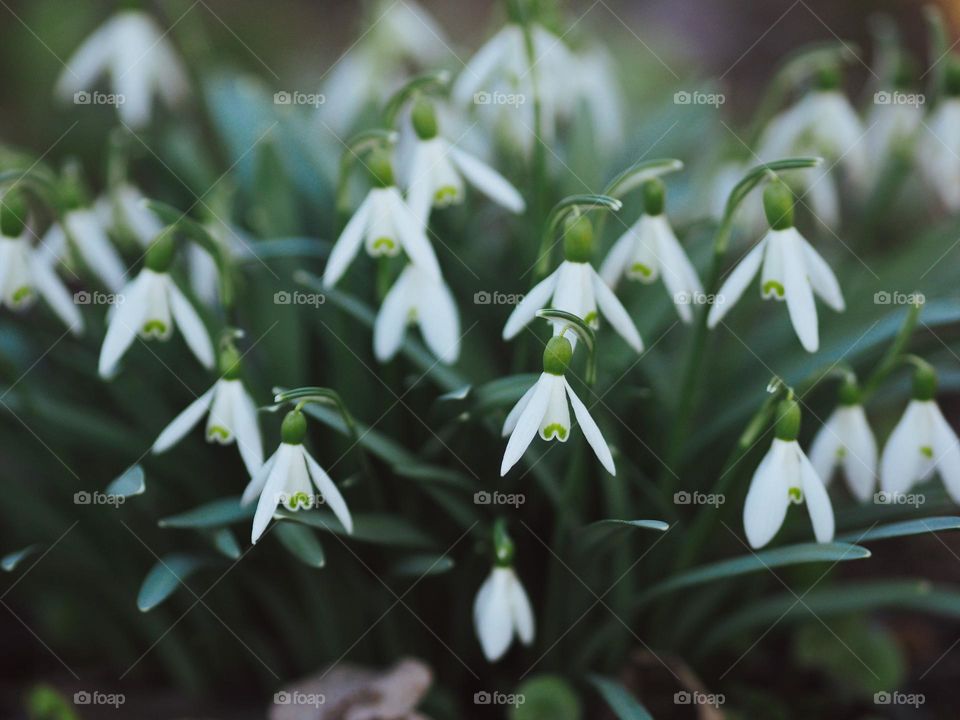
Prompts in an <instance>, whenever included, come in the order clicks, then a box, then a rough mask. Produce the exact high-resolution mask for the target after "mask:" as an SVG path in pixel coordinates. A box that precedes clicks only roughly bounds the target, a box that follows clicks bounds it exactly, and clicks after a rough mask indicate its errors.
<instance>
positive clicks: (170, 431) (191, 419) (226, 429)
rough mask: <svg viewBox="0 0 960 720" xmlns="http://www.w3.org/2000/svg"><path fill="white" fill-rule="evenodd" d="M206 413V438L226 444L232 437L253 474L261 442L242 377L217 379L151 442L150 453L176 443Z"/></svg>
mask: <svg viewBox="0 0 960 720" xmlns="http://www.w3.org/2000/svg"><path fill="white" fill-rule="evenodd" d="M205 414H209V415H208V418H207V426H206V430H205V436H206V439H207V442H215V443H219V444H221V445H229V444H231V443H233V442H234V441H235V442H236V444H237V449H238V450H239V451H240V457H242V458H243V462H244V464H245V465H246V467H247V472H248V473H250V476H251V477H253V476H254V475H255V474H256V473H257V471H258V470H259V469H260V468H261V466H262V465H263V443H262V441H261V439H260V427H259V426H258V425H257V407H256V405H255V404H254V402H253V398H251V397H250V395H249V393H247V391H246V389H245V388H244V386H243V382H242V381H241V380H226V379H221V380H217V382H216V383H214V385H213V387H211V388H210V389H209V390H207V392H205V393H204V394H203V395H201V396H200V397H198V398H197V399H196V400H194V401H193V402H192V403H190V404H189V405H188V406H187V407H186V409H185V410H184V411H183V412H181V413H180V414H179V415H177V416H176V417H175V418H174V419H173V420H172V421H171V422H170V424H169V425H167V427H166V428H164V430H163V432H161V433H160V435H159V436H158V437H157V440H156V442H154V443H153V448H152V450H153V453H154V454H158V453H162V452H164V451H166V450H169V449H170V448H171V447H173V446H174V445H176V444H177V443H178V442H180V440H182V439H183V438H184V436H186V434H187V433H188V432H190V431H191V430H192V429H193V428H194V426H196V424H197V423H198V422H200V419H201V418H202V417H203V416H204V415H205Z"/></svg>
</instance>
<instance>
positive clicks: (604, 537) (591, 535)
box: [577, 519, 670, 549]
mask: <svg viewBox="0 0 960 720" xmlns="http://www.w3.org/2000/svg"><path fill="white" fill-rule="evenodd" d="M638 528H639V529H643V530H656V531H658V532H666V531H667V530H669V529H670V525H669V524H667V523H665V522H663V521H662V520H615V519H609V520H598V521H597V522H593V523H590V524H589V525H584V526H583V527H582V528H580V529H579V530H578V531H577V535H578V538H577V539H578V540H579V541H580V543H581V547H582V548H583V549H586V548H588V547H591V546H594V545H598V544H601V543H605V542H607V541H609V540H610V539H611V538H614V537H617V536H619V535H621V534H625V533H626V532H627V531H630V530H635V529H638Z"/></svg>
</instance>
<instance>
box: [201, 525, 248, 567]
mask: <svg viewBox="0 0 960 720" xmlns="http://www.w3.org/2000/svg"><path fill="white" fill-rule="evenodd" d="M209 535H210V542H212V543H213V546H214V547H215V548H216V549H217V551H218V552H220V553H221V554H222V555H225V556H226V557H228V558H230V559H231V560H238V559H239V558H240V555H242V554H243V553H242V551H241V550H240V544H239V543H238V542H237V536H236V535H234V534H233V531H231V530H230V529H229V528H220V529H219V530H214V531H213V532H211V533H209Z"/></svg>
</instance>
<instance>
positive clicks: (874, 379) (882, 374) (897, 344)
mask: <svg viewBox="0 0 960 720" xmlns="http://www.w3.org/2000/svg"><path fill="white" fill-rule="evenodd" d="M920 310H921V306H920V305H916V304H914V305H911V306H910V309H909V310H908V311H907V315H906V317H905V318H904V319H903V324H902V325H901V326H900V329H899V330H898V331H897V335H896V337H894V339H893V342H892V343H891V344H890V347H889V348H888V349H887V352H886V354H885V355H884V356H883V359H881V360H880V362H879V363H878V365H877V367H876V369H874V371H873V373H871V375H870V377H869V378H867V380H866V382H864V384H863V388H862V397H863V402H866V401H867V398H869V397H870V396H871V395H872V394H873V393H874V392H876V390H877V388H878V387H880V384H881V383H882V382H883V381H884V380H886V379H887V376H889V375H890V373H891V372H893V371H894V369H896V367H897V365H898V364H899V363H900V360H901V356H902V355H903V351H904V350H905V349H906V347H907V344H908V343H909V342H910V337H911V336H912V335H913V331H914V329H916V327H917V322H918V321H919V319H920Z"/></svg>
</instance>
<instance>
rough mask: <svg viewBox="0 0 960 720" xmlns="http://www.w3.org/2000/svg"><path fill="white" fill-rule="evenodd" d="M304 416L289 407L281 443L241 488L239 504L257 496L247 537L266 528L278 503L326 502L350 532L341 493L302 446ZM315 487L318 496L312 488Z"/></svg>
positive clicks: (309, 505)
mask: <svg viewBox="0 0 960 720" xmlns="http://www.w3.org/2000/svg"><path fill="white" fill-rule="evenodd" d="M306 428H307V425H306V420H305V419H304V417H303V413H302V412H300V411H299V410H293V411H291V412H290V413H288V414H287V416H286V418H284V420H283V426H282V429H281V443H280V447H279V448H278V449H277V451H276V452H275V453H274V454H273V455H271V456H270V458H269V459H268V460H267V461H266V462H265V463H264V464H263V466H262V467H261V468H260V469H259V470H258V471H257V473H256V474H255V475H254V476H253V477H252V478H251V479H250V483H249V484H248V485H247V487H246V489H245V490H244V491H243V497H241V499H240V504H241V505H249V504H250V503H252V502H253V501H254V500H255V499H256V498H257V497H258V496H259V498H260V500H259V501H258V502H257V510H256V512H255V513H254V516H253V529H252V531H251V537H250V541H251V542H253V543H255V542H257V540H259V539H260V536H261V535H263V531H264V530H266V529H267V525H268V524H269V523H270V518H272V517H273V514H274V512H275V511H276V509H277V506H278V505H281V504H282V505H283V506H284V507H285V508H286V509H287V510H291V511H296V510H300V509H310V508H312V507H314V506H315V505H316V504H317V503H318V502H323V503H324V504H326V505H329V506H330V509H331V510H332V511H333V514H334V515H335V516H336V517H337V519H338V520H339V521H340V523H341V524H342V525H343V527H344V528H345V529H346V531H347V532H348V533H352V532H353V519H352V518H351V516H350V510H349V509H348V508H347V503H346V502H345V501H344V499H343V496H342V495H341V494H340V491H339V490H338V489H337V486H336V485H334V483H333V480H331V479H330V476H329V475H327V473H326V472H325V471H324V469H323V468H322V467H320V465H319V464H317V461H316V460H314V459H313V456H311V455H310V453H309V452H307V449H306V448H305V447H304V446H303V439H304V437H305V436H306ZM311 483H312V486H313V487H316V489H317V492H318V493H319V494H320V498H319V499H318V498H317V497H316V496H315V495H314V493H313V492H312V487H311Z"/></svg>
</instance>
